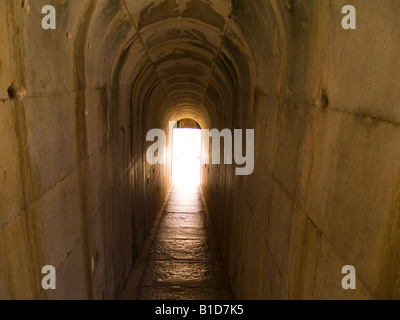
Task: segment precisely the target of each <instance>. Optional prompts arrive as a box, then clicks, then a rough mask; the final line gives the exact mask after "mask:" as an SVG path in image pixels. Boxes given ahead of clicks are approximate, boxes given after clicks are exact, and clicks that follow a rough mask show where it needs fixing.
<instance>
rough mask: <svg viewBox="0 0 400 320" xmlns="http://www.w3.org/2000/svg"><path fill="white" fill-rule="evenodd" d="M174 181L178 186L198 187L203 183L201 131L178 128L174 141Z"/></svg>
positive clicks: (174, 132) (175, 130)
mask: <svg viewBox="0 0 400 320" xmlns="http://www.w3.org/2000/svg"><path fill="white" fill-rule="evenodd" d="M172 181H173V183H174V184H175V185H177V186H184V187H185V186H198V185H199V184H200V181H201V130H200V129H187V128H182V129H179V128H176V129H174V130H173V141H172Z"/></svg>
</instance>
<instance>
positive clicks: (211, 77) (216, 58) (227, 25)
mask: <svg viewBox="0 0 400 320" xmlns="http://www.w3.org/2000/svg"><path fill="white" fill-rule="evenodd" d="M232 12H233V6H232V9H231V12H230V14H229V19H228V22H227V23H226V27H225V30H224V32H223V33H222V34H221V43H220V45H219V48H218V51H217V53H216V55H215V59H214V63H213V66H212V70H211V75H210V80H209V81H208V85H207V87H206V90H205V92H204V96H203V99H202V100H201V104H202V105H204V102H205V100H206V96H207V92H208V89H210V86H211V81H212V79H213V78H214V73H215V69H216V67H217V62H218V59H219V56H220V54H221V51H222V46H223V45H224V39H225V36H226V33H227V32H228V29H229V25H230V23H231V21H232Z"/></svg>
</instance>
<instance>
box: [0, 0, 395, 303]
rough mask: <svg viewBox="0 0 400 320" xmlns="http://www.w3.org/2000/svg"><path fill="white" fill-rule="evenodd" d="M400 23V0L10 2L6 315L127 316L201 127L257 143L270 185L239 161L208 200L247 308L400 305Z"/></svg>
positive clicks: (3, 209)
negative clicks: (294, 303) (35, 309)
mask: <svg viewBox="0 0 400 320" xmlns="http://www.w3.org/2000/svg"><path fill="white" fill-rule="evenodd" d="M399 16H400V1H398V0H379V1H377V0H333V1H332V0H307V1H305V0H235V1H230V0H209V1H206V0H121V1H114V0H95V1H94V0H82V1H73V0H65V1H58V0H57V1H56V0H20V1H19V0H2V1H0V18H1V19H0V44H1V45H0V299H115V298H118V297H120V296H121V294H122V293H123V292H124V291H125V290H126V288H127V284H128V280H129V279H132V277H135V276H136V277H138V278H140V274H139V273H135V272H136V270H137V265H138V264H139V262H143V261H144V260H142V259H141V256H142V255H143V252H144V251H143V250H145V249H146V248H147V246H146V243H147V241H148V239H149V238H148V235H149V233H150V234H152V232H151V230H153V229H154V228H153V229H152V227H153V226H154V225H157V221H158V218H159V217H161V216H160V214H162V213H163V206H164V205H165V203H166V202H164V201H167V200H168V198H167V196H168V195H169V192H170V190H171V187H172V185H173V183H172V182H173V178H172V173H173V166H174V163H173V161H172V159H173V155H172V149H173V144H172V140H173V139H172V136H171V134H170V131H169V129H170V128H169V121H180V120H182V119H186V120H185V121H188V119H191V120H192V121H193V123H197V124H198V125H199V126H200V127H201V129H208V130H212V129H217V130H219V131H222V130H223V129H228V130H229V132H231V133H232V139H233V137H234V132H235V130H243V137H242V138H243V155H244V154H245V150H246V145H248V146H249V144H248V143H250V141H251V140H248V141H247V142H246V143H245V142H244V141H245V140H246V134H245V133H246V130H253V131H252V132H254V150H253V153H252V154H251V156H252V158H249V159H252V160H254V171H253V172H252V173H251V174H247V175H238V174H237V173H236V169H237V168H240V167H241V165H240V164H239V163H238V161H235V157H234V153H235V151H234V150H233V158H232V164H225V163H223V162H221V164H213V163H209V164H205V163H202V164H201V165H200V167H201V179H200V187H199V188H201V189H196V190H201V193H202V194H203V195H204V199H205V202H204V203H203V202H201V203H198V206H199V207H198V208H202V209H201V210H203V211H204V212H205V210H206V209H205V208H207V210H206V211H207V212H208V215H205V216H204V217H205V219H209V222H210V225H211V226H212V230H213V231H214V234H215V238H216V246H217V247H218V250H219V252H220V256H221V259H220V264H221V266H222V270H223V272H222V274H223V275H224V276H226V279H227V282H228V286H229V288H230V289H231V291H232V295H233V297H234V298H236V299H398V298H400V273H399V266H400V233H399V230H400V229H399V222H400V202H399V199H400V106H399V101H400V59H399V52H400V20H399ZM189 122H190V121H189ZM152 129H160V130H163V131H164V132H165V133H166V136H165V138H166V139H165V140H166V146H165V153H164V156H165V163H164V164H162V163H157V164H150V163H149V162H148V161H147V160H146V150H148V148H149V147H150V146H151V145H152V144H153V142H152V141H147V139H146V135H147V133H148V132H149V131H150V130H152ZM197 129H198V128H197ZM233 140H234V139H233ZM233 140H232V141H233ZM190 148H191V147H186V151H187V155H188V154H191V152H189V151H190ZM220 148H221V154H222V155H224V154H225V153H226V152H227V151H226V150H225V151H223V150H224V145H223V144H221V146H220ZM207 152H210V149H209V150H205V148H204V144H203V143H202V154H201V158H202V159H203V158H204V157H205V156H207ZM208 156H209V155H208ZM195 158H196V159H197V156H196V157H195ZM236 159H237V158H236ZM183 163H184V164H185V163H186V162H185V161H183ZM178 167H182V166H179V165H178ZM197 167H198V166H197ZM189 171H190V172H192V170H189ZM197 174H198V175H200V173H199V172H198V171H197ZM181 180H184V181H185V180H186V182H189V181H193V180H192V179H191V178H189V176H186V175H185V179H182V177H181ZM196 192H197V191H196ZM198 192H200V191H198ZM201 193H198V194H197V195H198V196H196V197H195V198H190V197H189V199H192V200H193V199H196V201H200V200H199V199H203V197H201ZM193 201H194V200H193ZM177 202H179V201H177ZM189 204H190V203H189ZM204 205H206V206H204ZM202 206H204V209H203V207H202ZM203 211H201V212H203ZM160 212H161V213H160ZM167 213H168V212H167ZM166 216H167V215H166ZM207 217H209V218H207ZM174 219H175V218H174ZM155 223H156V224H155ZM161 224H162V222H161ZM178 229H179V228H178ZM178 231H179V230H177V232H178ZM171 236H172V238H171V239H175V238H176V234H172V235H171ZM174 237H175V238H174ZM207 239H208V238H207ZM207 241H208V240H207ZM210 241H211V240H210ZM181 250H182V252H186V251H187V247H183V248H182V249H181ZM185 250H186V251H185ZM178 252H180V251H179V250H178ZM165 253H167V254H172V253H171V252H169V253H168V252H164V254H165ZM45 266H46V267H45ZM43 267H45V268H43ZM42 271H43V273H42ZM190 273H191V270H190V269H189V270H188V274H190ZM52 276H54V279H53V278H52ZM161 276H163V275H160V277H161ZM52 279H53V280H54V281H53V280H52ZM53 282H54V283H53ZM53 286H54V287H55V288H53ZM182 286H184V284H182ZM189 291H190V290H189ZM189 291H188V292H189ZM187 297H189V296H188V295H187Z"/></svg>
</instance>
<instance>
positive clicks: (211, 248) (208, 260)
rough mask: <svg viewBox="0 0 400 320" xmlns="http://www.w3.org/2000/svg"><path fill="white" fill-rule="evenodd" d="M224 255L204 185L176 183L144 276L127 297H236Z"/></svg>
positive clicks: (165, 298)
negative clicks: (207, 208)
mask: <svg viewBox="0 0 400 320" xmlns="http://www.w3.org/2000/svg"><path fill="white" fill-rule="evenodd" d="M218 257H219V255H218V250H217V247H216V244H215V240H214V236H213V234H212V230H211V227H210V224H209V221H208V219H207V217H206V214H205V210H204V206H203V199H202V195H201V189H200V187H187V188H179V187H176V186H174V187H173V188H172V190H171V193H170V196H169V200H168V202H167V203H166V205H165V208H164V212H163V214H162V217H161V220H160V221H159V225H158V228H157V229H156V230H155V236H154V237H153V241H152V243H151V245H149V250H148V253H147V256H146V257H145V258H143V260H144V261H143V270H142V276H141V279H140V280H136V282H137V285H136V286H135V285H134V284H132V281H133V280H132V281H131V285H130V287H129V281H128V288H127V290H125V292H124V294H123V296H122V298H123V299H129V298H133V299H142V300H193V299H194V300H225V299H232V294H231V291H230V289H229V287H228V285H227V281H226V279H225V277H224V276H223V275H224V274H223V273H222V272H221V267H220V261H219V258H218ZM134 272H136V273H138V272H140V271H139V270H136V271H135V270H134ZM134 276H136V278H137V274H136V275H134ZM133 282H134V281H133ZM135 287H137V288H135Z"/></svg>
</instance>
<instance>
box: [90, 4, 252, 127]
mask: <svg viewBox="0 0 400 320" xmlns="http://www.w3.org/2000/svg"><path fill="white" fill-rule="evenodd" d="M121 6H122V8H124V7H125V11H124V13H121V11H118V13H116V17H115V18H114V19H113V20H111V21H110V22H109V26H108V29H107V31H106V34H107V33H109V35H106V34H102V33H99V32H98V31H96V29H95V27H93V26H92V29H93V31H92V32H93V33H95V32H97V36H98V37H100V38H101V39H102V40H101V41H98V40H97V43H103V45H104V46H105V47H106V50H108V51H110V50H111V51H112V52H111V53H110V52H109V53H108V54H107V56H112V58H110V59H112V60H113V61H114V62H113V64H112V67H111V69H113V71H111V70H110V71H111V73H114V77H115V74H117V77H118V78H119V80H118V82H120V83H123V84H125V85H126V86H128V85H130V86H132V93H131V98H132V108H138V109H140V110H141V111H140V112H141V113H142V114H144V117H145V116H146V115H148V114H151V113H153V114H155V115H156V119H157V120H156V121H157V122H159V123H161V122H164V123H165V122H166V121H168V120H177V119H182V118H192V119H195V120H196V121H198V122H199V123H200V124H201V125H202V127H208V126H211V125H218V124H222V122H223V121H224V120H223V119H224V118H225V120H226V117H227V116H228V117H229V114H230V113H231V112H229V110H227V109H229V108H232V107H233V104H234V101H235V100H237V99H236V96H237V94H238V88H239V87H240V86H241V83H242V84H243V85H249V80H250V79H249V74H250V73H251V72H250V71H249V65H250V64H251V58H250V55H249V53H248V52H249V50H246V44H245V41H244V40H243V39H242V37H241V36H240V34H239V32H238V28H237V27H235V25H234V22H233V21H231V13H232V10H233V7H232V2H231V1H230V0H213V1H208V0H162V1H160V0H157V1H150V0H143V1H136V0H135V1H130V0H125V1H121ZM104 10H111V9H110V8H109V9H106V8H103V11H99V12H98V13H97V16H96V18H95V20H96V21H97V23H94V25H101V24H102V23H103V26H104V21H102V20H101V19H102V18H101V17H102V16H105V15H104V14H102V12H104ZM108 16H109V14H108ZM129 25H130V28H129ZM115 29H117V31H115ZM110 30H111V31H110ZM122 37H124V40H123V41H121V40H120V39H122ZM228 38H229V39H228ZM92 41H93V40H92ZM95 41H96V40H95ZM114 42H116V43H118V46H119V47H117V44H113V43H114ZM227 44H228V45H229V44H230V45H229V46H227ZM99 57H100V56H99ZM89 63H90V62H89ZM242 69H244V71H243V70H242ZM238 75H245V77H244V79H239V76H238ZM114 80H115V79H114Z"/></svg>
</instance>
